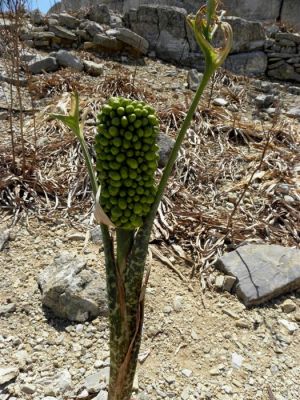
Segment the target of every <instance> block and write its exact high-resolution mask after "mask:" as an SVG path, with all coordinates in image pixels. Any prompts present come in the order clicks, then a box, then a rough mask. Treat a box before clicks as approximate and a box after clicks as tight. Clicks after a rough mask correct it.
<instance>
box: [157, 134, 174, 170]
mask: <svg viewBox="0 0 300 400" xmlns="http://www.w3.org/2000/svg"><path fill="white" fill-rule="evenodd" d="M174 144H175V140H174V139H172V138H170V137H169V136H168V135H166V134H165V133H160V134H159V135H158V137H157V145H158V147H159V150H158V154H159V160H158V166H159V167H160V168H163V167H165V166H166V165H167V162H168V159H169V156H170V153H171V151H172V149H173V146H174Z"/></svg>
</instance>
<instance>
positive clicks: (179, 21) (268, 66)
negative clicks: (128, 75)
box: [22, 0, 300, 82]
mask: <svg viewBox="0 0 300 400" xmlns="http://www.w3.org/2000/svg"><path fill="white" fill-rule="evenodd" d="M78 1H79V0H78ZM186 16H187V11H186V10H185V9H183V8H177V7H168V6H158V5H148V6H146V5H144V6H141V7H139V8H138V9H131V10H129V11H128V12H126V13H125V15H124V17H123V18H120V16H118V15H117V14H114V13H113V12H112V11H110V10H109V9H108V7H107V6H106V5H96V6H93V7H91V8H90V9H87V10H86V11H85V12H81V13H80V14H79V15H78V17H77V18H75V17H74V16H71V15H69V14H66V13H60V14H51V15H48V17H46V18H43V17H42V16H41V15H40V14H39V13H32V15H31V21H32V24H33V25H32V26H29V27H28V28H27V29H25V30H24V32H23V33H22V39H23V40H25V41H26V43H27V44H28V45H30V46H33V47H37V48H41V49H45V50H46V49H54V50H59V49H61V48H78V49H84V50H89V51H95V52H97V53H107V52H110V53H117V54H118V55H121V54H123V53H126V52H127V53H128V52H129V53H130V52H134V53H139V54H141V55H149V56H151V57H157V58H159V59H162V60H165V61H167V62H170V63H176V64H180V65H182V66H187V67H191V68H196V69H198V70H202V69H203V67H204V59H203V56H202V53H201V51H200V49H199V46H198V44H197V43H196V41H195V39H194V36H193V34H192V31H191V29H190V27H189V26H188V24H187V22H186ZM225 20H227V22H229V23H230V25H231V26H232V29H233V37H234V41H233V46H232V49H231V52H230V55H229V57H228V58H227V60H226V62H225V65H224V67H225V68H226V69H228V70H229V71H232V72H234V73H236V74H243V75H247V76H263V75H265V74H266V73H267V75H269V76H270V77H272V78H276V79H282V80H291V81H296V82H300V35H299V34H296V33H284V32H279V29H278V28H276V30H275V31H274V30H272V31H271V32H269V34H271V37H269V38H267V36H266V31H265V29H264V27H263V25H262V24H261V23H260V22H256V21H248V20H245V19H242V18H239V17H234V16H231V17H226V18H225ZM273 28H274V26H273V27H272V29H273ZM221 39H222V37H221V36H218V35H217V36H216V38H215V42H216V43H215V45H216V46H218V45H220V44H221Z"/></svg>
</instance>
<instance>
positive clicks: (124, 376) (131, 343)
mask: <svg viewBox="0 0 300 400" xmlns="http://www.w3.org/2000/svg"><path fill="white" fill-rule="evenodd" d="M102 233H104V236H103V238H104V247H105V249H106V250H107V249H108V248H110V250H108V251H106V252H105V258H106V274H107V291H108V298H109V311H110V313H109V320H110V380H109V394H108V399H109V400H130V399H131V393H132V386H133V380H134V375H135V371H136V365H137V357H138V352H139V348H140V343H141V331H142V325H143V316H144V299H143V297H141V292H142V281H143V275H144V263H142V264H139V265H136V264H132V263H131V262H130V255H131V252H132V248H133V243H134V233H135V232H134V231H126V230H122V229H117V232H116V233H117V259H116V260H115V259H114V256H113V253H112V251H111V250H112V249H113V248H112V240H111V238H110V236H109V234H108V231H106V227H105V226H103V227H102ZM107 234H108V235H107ZM137 299H138V301H137Z"/></svg>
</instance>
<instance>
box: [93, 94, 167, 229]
mask: <svg viewBox="0 0 300 400" xmlns="http://www.w3.org/2000/svg"><path fill="white" fill-rule="evenodd" d="M98 120H99V124H98V132H97V135H96V138H95V152H96V157H97V162H96V171H97V179H98V182H99V184H100V185H101V194H100V203H101V206H102V207H103V209H104V210H105V212H106V213H107V215H108V216H109V217H110V219H111V220H112V221H113V222H114V224H115V226H116V227H118V228H123V229H129V230H134V229H137V228H139V227H140V226H141V225H142V223H143V218H145V217H146V215H147V214H148V213H149V211H150V208H151V205H152V204H153V202H154V199H155V193H156V187H155V181H154V175H155V171H156V169H157V162H158V147H157V145H156V137H157V134H158V132H159V127H158V126H159V121H158V119H157V117H156V115H155V111H154V109H153V108H152V107H150V106H149V105H147V104H146V103H144V102H143V101H137V100H131V99H125V98H122V97H111V98H110V99H109V100H108V102H107V104H105V105H104V106H103V107H102V110H101V112H100V113H99V115H98Z"/></svg>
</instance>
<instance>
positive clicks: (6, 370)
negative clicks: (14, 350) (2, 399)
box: [0, 366, 19, 393]
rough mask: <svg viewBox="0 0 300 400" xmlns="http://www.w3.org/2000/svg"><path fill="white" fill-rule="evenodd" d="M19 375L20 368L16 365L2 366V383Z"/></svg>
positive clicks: (0, 369)
mask: <svg viewBox="0 0 300 400" xmlns="http://www.w3.org/2000/svg"><path fill="white" fill-rule="evenodd" d="M18 375H19V369H18V368H16V367H3V366H1V367H0V385H4V384H5V383H8V382H10V381H12V380H13V379H16V377H17V376H18ZM0 393H1V392H0Z"/></svg>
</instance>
